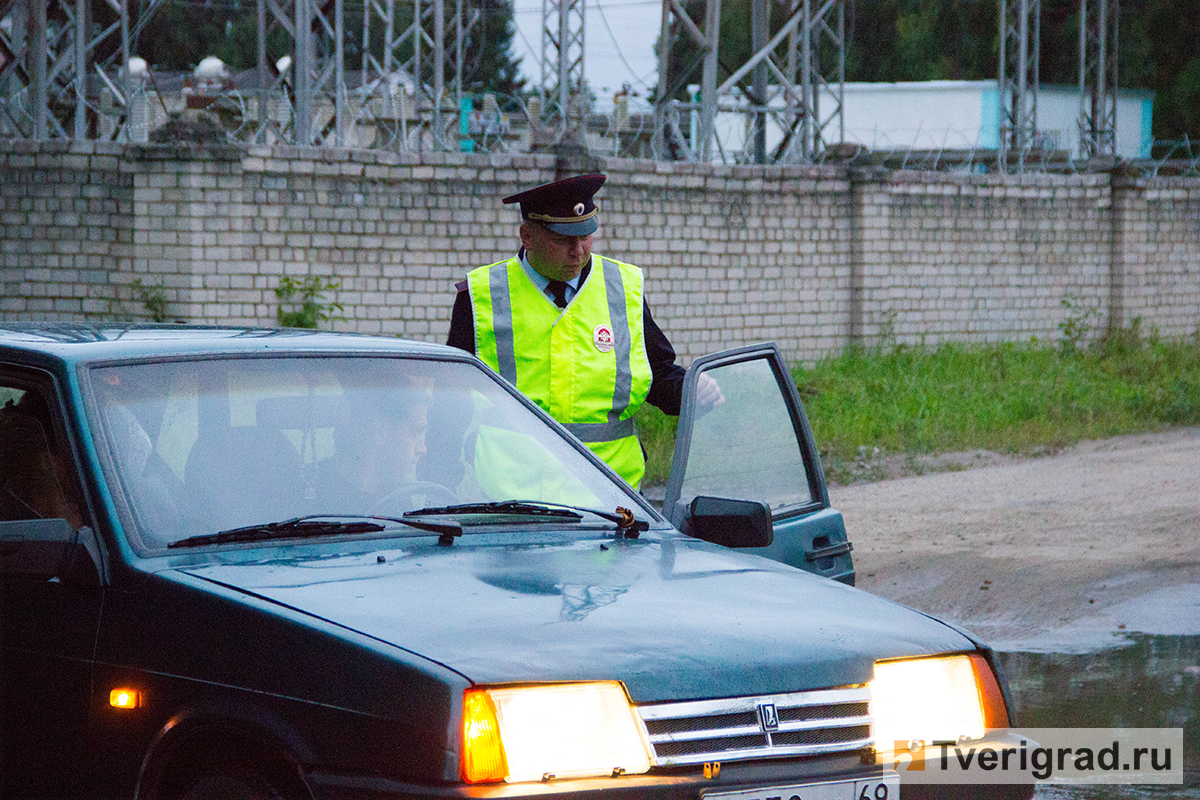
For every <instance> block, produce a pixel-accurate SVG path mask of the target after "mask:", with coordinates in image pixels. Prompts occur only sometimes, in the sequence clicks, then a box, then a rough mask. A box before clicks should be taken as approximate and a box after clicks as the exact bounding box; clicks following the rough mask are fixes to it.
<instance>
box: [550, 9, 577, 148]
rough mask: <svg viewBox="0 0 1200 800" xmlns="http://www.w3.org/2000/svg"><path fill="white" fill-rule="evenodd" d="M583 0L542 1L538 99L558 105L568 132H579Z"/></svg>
mask: <svg viewBox="0 0 1200 800" xmlns="http://www.w3.org/2000/svg"><path fill="white" fill-rule="evenodd" d="M583 4H584V0H542V85H541V92H542V96H543V98H544V100H545V102H547V104H549V102H554V103H555V104H557V106H558V110H559V113H560V114H561V115H562V117H563V119H564V121H565V123H566V128H567V130H568V131H570V130H572V129H576V130H578V132H579V134H580V135H582V132H583V121H584V117H585V115H586V114H587V96H586V94H587V92H586V81H585V78H584V73H583V55H584V38H585V37H584V7H583Z"/></svg>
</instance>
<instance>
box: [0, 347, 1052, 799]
mask: <svg viewBox="0 0 1200 800" xmlns="http://www.w3.org/2000/svg"><path fill="white" fill-rule="evenodd" d="M0 328H3V330H0V591H2V605H0V620H2V626H3V627H2V636H3V638H2V640H0V645H2V650H0V658H2V662H0V682H2V691H3V695H2V697H0V737H2V743H0V795H2V796H3V797H5V798H14V797H26V796H32V797H68V796H71V797H74V796H85V797H125V798H133V797H136V798H206V797H254V798H272V797H285V798H309V797H313V798H326V797H409V796H420V797H427V796H436V797H526V796H529V797H533V796H537V797H554V796H557V797H568V796H570V797H577V796H581V795H585V794H587V795H590V794H596V793H603V794H606V795H612V796H624V797H678V798H699V797H705V798H711V800H750V799H751V798H760V799H762V798H769V797H780V798H790V797H799V798H803V800H831V799H832V798H846V799H847V800H861V798H873V799H874V800H884V798H890V799H892V800H894V798H896V797H897V796H898V794H899V792H900V791H901V780H900V777H899V776H898V773H897V772H896V768H897V766H898V765H899V764H901V763H904V764H908V763H909V761H911V756H910V755H909V752H908V751H909V750H914V751H915V750H917V745H919V744H920V743H922V742H932V741H939V740H945V741H976V740H979V741H993V742H1004V741H1007V740H1008V739H1006V738H1005V737H1009V738H1011V737H1012V736H1013V735H1014V734H1012V733H1010V732H1007V731H1006V730H1005V729H1007V727H1008V725H1009V721H1008V712H1007V701H1006V697H1005V688H1004V682H1003V679H1002V678H1001V677H1000V675H999V673H998V670H997V668H996V664H995V660H994V658H993V656H992V653H991V651H990V650H989V649H988V648H987V647H986V646H985V645H983V644H982V643H981V642H979V641H978V640H977V639H975V638H973V637H972V636H971V635H970V634H968V633H965V632H963V631H961V630H958V629H956V628H953V627H951V626H949V625H946V624H944V623H942V622H939V621H936V620H934V619H931V618H929V617H927V616H924V615H922V614H919V613H917V612H914V611H912V610H909V609H907V608H904V607H902V606H899V605H896V604H894V603H890V602H887V601H885V600H882V599H880V598H878V597H874V596H872V595H869V594H866V593H864V592H861V591H858V590H856V589H854V588H852V584H853V577H854V573H853V569H852V566H851V561H850V545H849V543H848V542H847V541H846V536H845V530H844V527H843V525H842V520H841V515H840V514H838V513H837V512H836V511H835V510H833V509H832V508H831V507H830V505H829V498H828V494H827V491H826V487H825V481H824V477H823V475H822V473H821V467H820V462H819V459H818V457H817V452H816V448H815V446H814V443H813V441H812V436H811V433H810V431H809V427H808V422H807V420H806V419H805V417H804V412H803V409H802V408H801V406H800V403H799V400H798V397H797V395H796V392H795V387H794V386H793V385H792V383H791V379H790V377H789V376H788V373H787V371H786V369H785V367H784V364H783V361H782V359H781V357H780V355H779V352H778V350H777V349H776V348H775V347H774V346H771V345H764V346H760V347H749V348H742V349H740V350H736V351H730V352H727V353H723V354H719V355H717V356H713V357H709V358H707V359H702V360H701V361H699V362H697V364H696V365H694V368H693V369H691V370H689V377H688V383H687V385H686V386H685V400H684V409H683V414H682V415H681V417H680V429H679V437H678V441H679V446H678V449H677V452H676V455H675V462H674V469H675V472H674V473H673V475H672V480H671V483H670V485H669V486H668V488H667V497H666V502H665V504H664V507H665V508H666V510H667V514H666V518H664V517H663V516H661V515H660V514H659V513H658V512H657V511H656V510H655V509H654V508H653V507H652V506H651V505H650V504H649V503H647V501H646V500H645V499H644V498H643V497H642V496H640V495H639V494H638V493H636V492H634V491H632V490H631V489H630V488H629V487H628V486H626V485H625V484H623V483H622V482H621V480H620V479H619V478H618V477H617V476H616V475H615V474H614V473H613V472H612V471H611V470H609V469H608V468H607V467H606V466H604V465H603V464H602V463H600V462H599V461H598V460H596V459H595V458H594V457H593V456H592V455H591V454H590V453H589V452H588V451H587V449H586V448H585V447H583V445H581V444H580V443H579V442H578V441H577V440H575V439H574V438H573V437H571V436H570V435H569V434H567V433H566V431H565V430H564V429H563V428H561V427H560V426H559V425H558V424H557V423H555V422H554V421H552V420H551V419H550V418H549V417H547V416H546V415H545V414H543V413H542V412H541V411H539V410H538V409H537V408H536V407H534V406H533V405H532V404H531V403H530V402H529V401H528V400H526V399H525V398H523V397H522V396H520V395H519V394H517V393H516V392H515V391H514V390H513V389H512V388H511V387H510V386H508V385H507V384H506V383H504V382H503V381H502V380H501V379H500V378H498V377H497V376H496V375H495V374H493V373H492V372H490V371H489V370H487V369H486V368H485V367H484V366H483V365H482V364H481V363H480V362H479V361H477V360H476V359H474V358H473V357H471V356H468V355H466V354H463V353H461V352H459V351H456V350H451V349H448V348H445V347H439V346H435V345H427V344H421V343H415V342H404V341H399V340H396V339H383V338H372V337H364V336H354V335H339V334H329V333H315V332H308V331H281V330H251V329H237V330H233V329H218V328H193V327H182V326H132V327H107V328H106V327H90V326H84V325H68V324H43V325H38V324H7V325H0ZM705 371H707V372H709V373H710V374H711V375H713V376H714V377H715V378H716V380H717V381H718V382H719V383H720V385H721V386H722V388H723V391H724V394H725V397H726V398H727V400H726V402H725V403H724V404H723V405H720V406H718V407H716V408H714V409H711V410H708V411H707V412H706V413H697V410H696V409H695V408H694V403H693V402H692V400H691V394H692V391H693V387H694V385H695V381H696V378H697V375H698V374H699V373H701V372H705ZM764 556H765V557H764ZM937 788H938V787H931V786H924V785H913V786H909V785H908V783H907V782H905V784H904V786H903V792H904V797H906V798H908V797H916V796H925V795H926V794H935V795H936V794H937ZM986 788H987V789H989V790H990V795H995V796H1028V794H1029V789H1028V787H1019V786H994V787H986ZM949 789H950V791H946V790H945V789H943V791H946V796H955V797H958V796H963V791H964V787H949ZM980 791H983V790H982V789H981V790H980ZM990 795H989V796H990Z"/></svg>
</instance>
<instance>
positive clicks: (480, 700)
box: [462, 690, 508, 783]
mask: <svg viewBox="0 0 1200 800" xmlns="http://www.w3.org/2000/svg"><path fill="white" fill-rule="evenodd" d="M463 745H464V747H463V760H462V775H463V780H464V781H466V782H467V783H480V782H482V781H502V780H504V779H505V778H506V777H508V759H507V758H506V757H505V755H504V744H503V742H501V741H500V722H499V721H498V720H497V718H496V704H495V703H494V702H492V698H491V696H490V695H489V694H488V693H487V692H485V691H478V690H467V692H466V693H465V694H464V695H463Z"/></svg>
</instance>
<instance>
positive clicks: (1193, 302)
mask: <svg viewBox="0 0 1200 800" xmlns="http://www.w3.org/2000/svg"><path fill="white" fill-rule="evenodd" d="M0 159H2V162H3V169H2V170H0V200H2V203H3V206H2V208H0V259H2V260H0V266H2V268H3V275H2V278H0V280H2V282H3V289H4V291H3V298H2V299H0V315H2V316H3V317H4V318H7V319H34V318H43V319H46V318H48V319H66V320H79V319H92V320H104V319H120V318H131V317H141V318H144V317H145V316H146V311H145V307H144V304H143V303H142V301H141V300H140V299H139V298H138V296H137V293H136V291H135V282H140V283H141V285H142V286H144V287H158V286H160V285H161V286H162V287H163V292H164V293H165V296H166V299H167V300H168V304H169V311H170V314H171V316H172V317H173V318H180V319H187V320H189V321H194V322H210V323H226V324H261V325H273V324H275V320H276V312H277V310H278V307H279V303H278V299H277V297H276V295H275V288H276V287H278V286H279V283H280V280H281V279H282V278H283V277H284V276H291V277H293V278H304V277H306V276H309V275H314V276H318V277H320V278H323V279H325V278H328V279H334V280H337V281H339V283H340V285H341V289H340V290H339V291H338V292H337V295H336V298H335V299H336V300H337V301H338V302H339V303H341V304H342V305H343V307H344V315H345V317H346V318H347V319H346V321H344V322H339V323H336V325H335V327H337V328H340V329H347V330H357V331H361V332H365V333H379V334H388V335H392V334H395V335H402V336H407V337H412V338H418V339H427V340H434V341H440V340H443V339H444V338H445V334H446V330H447V327H448V324H449V313H450V306H451V303H452V302H453V296H454V288H453V287H454V283H455V281H457V280H459V279H461V278H462V276H463V275H464V274H465V273H466V271H467V270H468V269H469V268H471V267H472V266H476V265H479V264H486V263H490V262H493V261H496V260H499V259H501V258H505V257H507V256H508V255H510V254H511V253H512V252H513V250H514V248H515V246H516V242H517V238H516V226H517V223H518V219H517V214H516V211H515V210H514V209H513V208H511V207H507V206H502V205H501V204H500V202H499V199H500V198H501V197H504V196H506V195H508V194H510V193H513V192H515V191H517V190H519V189H521V188H527V187H529V186H533V185H536V184H538V183H541V182H545V181H549V180H553V179H554V178H555V177H558V176H561V175H566V174H574V173H577V172H581V171H587V170H591V169H598V170H600V171H604V172H606V173H607V174H608V176H609V180H608V183H607V184H606V185H605V187H604V189H603V191H602V193H601V195H600V197H599V198H598V199H599V202H600V205H601V210H602V218H601V219H602V228H601V231H600V234H599V235H598V239H597V243H596V251H597V252H601V253H604V254H606V255H610V256H613V257H615V258H619V259H621V260H625V261H629V262H632V263H635V264H639V265H640V266H642V267H643V268H644V269H645V272H646V277H647V284H646V285H647V293H648V296H649V298H650V301H651V305H652V308H653V310H654V314H655V317H656V319H658V321H659V323H660V325H661V326H662V327H663V329H664V330H665V331H667V333H668V335H669V336H670V337H671V339H672V341H673V342H674V344H675V345H676V348H677V349H678V350H679V351H680V353H681V355H682V356H683V357H684V360H685V361H687V360H690V358H692V357H694V356H697V355H700V354H702V353H705V352H709V351H712V350H716V349H720V348H722V347H727V346H734V345H738V344H743V343H747V342H753V341H761V340H766V339H774V340H776V341H778V342H779V343H780V345H781V346H782V348H783V349H784V352H785V353H787V354H788V355H789V356H791V357H793V358H800V359H804V360H812V359H816V358H819V357H820V356H822V355H824V354H827V353H830V352H836V351H838V350H840V349H841V348H843V347H845V346H846V344H847V343H848V342H850V341H861V342H864V343H866V344H873V343H876V342H892V341H895V342H902V343H912V344H916V343H920V342H925V343H927V344H937V343H939V342H942V341H946V340H961V341H996V340H1008V341H1020V340H1026V339H1028V338H1029V337H1031V336H1037V337H1040V338H1051V339H1057V338H1058V337H1059V336H1060V331H1059V327H1058V326H1059V324H1060V323H1061V322H1062V321H1063V320H1064V319H1066V318H1067V316H1068V315H1075V316H1076V317H1080V318H1086V319H1088V320H1090V321H1092V322H1093V323H1094V324H1095V325H1096V326H1097V327H1100V326H1103V325H1104V324H1106V323H1107V322H1108V321H1109V319H1110V317H1111V319H1112V320H1113V321H1115V322H1116V323H1118V324H1128V323H1129V322H1130V321H1131V320H1132V319H1134V318H1135V317H1140V318H1141V320H1142V323H1143V326H1144V327H1145V328H1146V329H1149V328H1151V327H1153V328H1156V329H1158V330H1159V331H1160V332H1161V333H1162V334H1163V335H1167V336H1180V335H1186V334H1190V333H1192V332H1194V331H1196V330H1197V328H1198V327H1200V179H1195V178H1189V179H1184V178H1158V179H1146V178H1135V177H1130V176H1124V175H1121V174H1115V175H1110V174H1093V175H1078V176H1047V175H1028V176H1020V177H1014V176H998V175H960V174H950V173H922V172H907V171H906V172H893V171H886V170H877V169H851V168H846V167H838V166H821V167H805V168H801V167H728V166H710V165H689V164H680V163H660V162H652V161H636V160H610V161H607V162H605V161H599V162H595V161H593V162H588V163H583V162H571V161H565V160H556V159H555V157H554V156H549V155H533V156H530V155H516V156H503V155H490V156H487V155H478V156H477V155H466V154H424V155H412V156H398V155H394V154H388V153H382V152H378V151H345V150H342V151H333V150H328V149H315V148H314V149H306V148H251V149H249V150H241V149H237V148H233V147H216V148H199V149H196V148H188V147H181V148H177V147H168V146H126V145H115V144H105V143H70V144H68V143H60V142H52V143H27V142H6V143H0ZM1064 300H1066V301H1068V302H1069V303H1070V306H1069V307H1068V306H1064V305H1063V301H1064Z"/></svg>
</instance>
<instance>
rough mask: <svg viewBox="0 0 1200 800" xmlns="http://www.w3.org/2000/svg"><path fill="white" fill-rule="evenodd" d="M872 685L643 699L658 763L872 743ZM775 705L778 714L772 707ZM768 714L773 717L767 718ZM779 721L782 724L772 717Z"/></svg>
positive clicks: (800, 752)
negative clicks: (709, 697)
mask: <svg viewBox="0 0 1200 800" xmlns="http://www.w3.org/2000/svg"><path fill="white" fill-rule="evenodd" d="M868 700H869V696H868V693H867V688H866V687H865V686H862V687H854V688H849V689H822V690H819V691H814V692H795V693H792V694H775V695H764V696H761V697H733V698H725V699H721V700H695V701H689V702H682V703H660V704H658V705H647V706H638V714H639V715H640V716H641V718H642V722H643V723H644V724H645V726H646V732H647V734H649V736H650V746H651V747H652V748H653V749H654V763H655V765H656V766H675V765H680V764H699V763H703V762H706V761H741V760H745V759H751V758H772V757H776V756H796V755H802V756H810V755H827V754H830V753H841V752H848V751H851V750H860V749H862V748H864V747H869V746H871V744H872V739H871V712H870V708H869V707H868ZM771 709H773V710H774V712H775V714H774V720H772V719H771V717H772V715H771V714H770V710H771ZM760 719H766V724H764V723H762V722H760ZM776 721H777V727H772V723H773V722H776Z"/></svg>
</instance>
